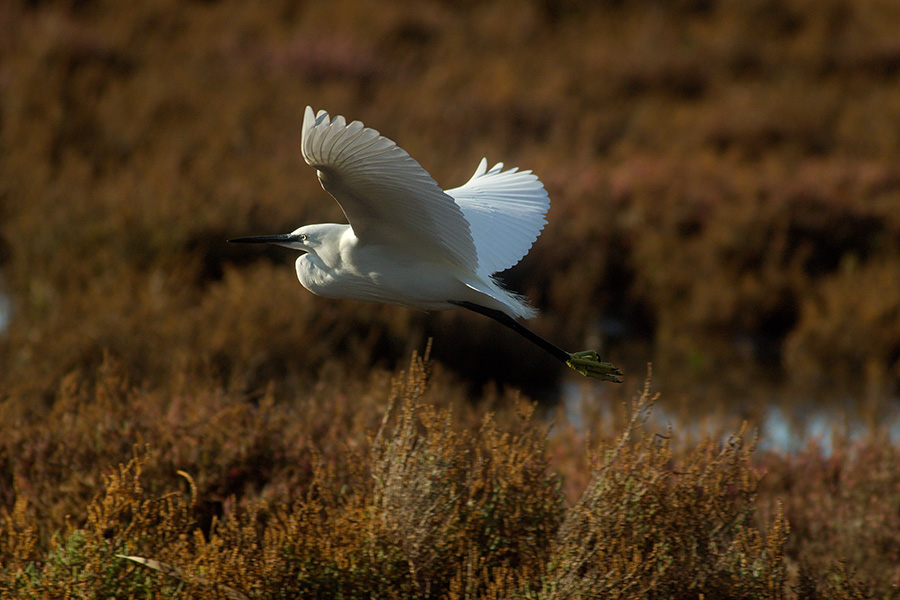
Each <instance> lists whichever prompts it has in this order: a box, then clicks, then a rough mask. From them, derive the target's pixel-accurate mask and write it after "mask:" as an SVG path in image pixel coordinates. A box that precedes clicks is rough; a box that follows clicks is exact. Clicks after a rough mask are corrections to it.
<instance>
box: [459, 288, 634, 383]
mask: <svg viewBox="0 0 900 600" xmlns="http://www.w3.org/2000/svg"><path fill="white" fill-rule="evenodd" d="M449 302H450V304H455V305H456V306H459V307H461V308H465V309H467V310H471V311H472V312H477V313H478V314H480V315H484V316H486V317H490V318H491V319H494V320H495V321H497V322H498V323H502V324H503V325H505V326H506V327H509V328H510V329H512V330H513V331H515V332H516V333H518V334H519V335H521V336H522V337H524V338H525V339H527V340H528V341H530V342H532V343H533V344H535V345H537V346H539V347H541V348H543V349H544V350H545V351H546V352H548V353H550V354H551V355H552V356H553V357H554V358H556V359H557V360H559V361H562V362H564V363H566V365H568V366H569V368H571V369H574V370H575V371H578V372H579V373H581V374H582V375H584V376H586V377H595V378H597V379H602V380H604V381H615V382H621V381H622V379H621V378H620V375H622V372H621V371H619V369H618V368H617V367H616V366H615V365H613V364H611V363H607V362H601V361H600V356H599V355H598V354H597V353H596V352H594V351H593V350H586V351H584V352H575V353H569V352H566V351H565V350H563V349H562V348H560V347H559V346H557V345H556V344H553V343H552V342H550V341H548V340H546V339H544V338H542V337H541V336H539V335H538V334H536V333H535V332H533V331H531V330H530V329H528V328H527V327H525V326H524V325H522V324H521V323H519V322H518V321H516V320H515V319H513V318H512V317H510V316H509V315H508V314H506V313H505V312H503V311H500V310H497V309H494V308H488V307H486V306H481V305H480V304H475V303H474V302H468V301H465V300H450V301H449Z"/></svg>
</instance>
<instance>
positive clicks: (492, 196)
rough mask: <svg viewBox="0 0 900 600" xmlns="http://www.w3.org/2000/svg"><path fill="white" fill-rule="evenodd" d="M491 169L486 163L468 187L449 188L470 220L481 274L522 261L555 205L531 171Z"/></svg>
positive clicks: (488, 273) (506, 267)
mask: <svg viewBox="0 0 900 600" xmlns="http://www.w3.org/2000/svg"><path fill="white" fill-rule="evenodd" d="M502 169H503V163H497V164H496V165H494V166H493V167H492V168H491V169H490V170H488V169H487V161H486V160H485V159H481V163H480V164H479V165H478V168H477V169H476V170H475V174H474V175H473V176H472V178H471V179H470V180H469V181H468V182H467V183H466V184H465V185H463V186H461V187H458V188H455V189H452V190H447V194H449V195H450V196H452V197H453V199H454V200H456V203H457V204H458V205H459V207H460V208H461V209H462V212H463V215H465V218H466V220H467V221H468V222H469V229H470V231H471V232H472V239H473V240H474V242H475V248H476V252H477V253H478V273H479V275H482V276H485V277H487V276H490V275H492V274H493V273H497V272H499V271H503V270H505V269H508V268H510V267H512V266H513V265H515V264H517V263H518V262H519V261H520V260H522V258H523V257H524V256H525V255H526V254H528V251H529V250H530V249H531V245H532V244H534V241H535V240H536V239H537V238H538V236H539V235H540V234H541V230H542V229H543V228H544V225H546V224H547V220H546V219H545V218H544V215H545V214H546V212H547V209H548V208H550V198H549V197H548V196H547V191H546V190H545V189H544V186H543V184H542V183H541V182H540V180H539V179H538V178H537V176H536V175H534V174H532V172H531V171H518V170H516V169H509V170H507V171H503V170H502Z"/></svg>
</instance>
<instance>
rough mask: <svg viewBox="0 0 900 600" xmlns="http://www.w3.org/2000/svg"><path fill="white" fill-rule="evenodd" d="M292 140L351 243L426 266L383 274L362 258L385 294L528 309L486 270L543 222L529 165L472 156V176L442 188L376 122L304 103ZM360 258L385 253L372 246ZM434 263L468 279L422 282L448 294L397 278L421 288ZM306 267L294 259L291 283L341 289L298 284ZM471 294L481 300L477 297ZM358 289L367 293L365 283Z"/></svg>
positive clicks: (519, 252) (543, 200) (427, 303)
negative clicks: (297, 136) (297, 135)
mask: <svg viewBox="0 0 900 600" xmlns="http://www.w3.org/2000/svg"><path fill="white" fill-rule="evenodd" d="M301 149H302V153H303V158H304V159H305V160H306V162H307V164H309V165H310V166H312V167H314V168H315V169H316V171H317V172H318V176H319V181H320V182H321V184H322V187H323V188H324V189H325V190H326V191H327V192H328V193H329V194H331V195H332V196H333V197H334V199H335V200H337V201H338V203H339V204H340V205H341V208H342V209H343V211H344V214H345V215H346V217H347V220H348V221H350V228H351V229H352V232H353V234H354V235H355V236H356V239H357V240H358V241H359V242H358V245H359V246H369V247H378V248H382V249H387V248H390V249H391V250H397V251H402V252H404V254H405V256H404V258H403V259H402V260H400V261H398V262H401V263H407V262H409V259H410V258H411V257H414V258H415V259H417V261H418V265H419V266H422V267H424V268H426V269H427V270H429V271H430V272H429V273H416V272H415V271H416V269H414V268H411V267H413V265H407V264H403V265H402V267H403V268H401V269H398V270H397V271H395V272H393V274H392V273H389V272H387V271H386V270H385V269H384V268H383V266H378V265H374V264H371V262H369V263H366V264H364V265H359V266H363V267H365V270H367V271H368V272H370V273H373V274H377V276H378V278H379V279H381V281H382V282H383V285H386V286H387V287H388V288H390V289H391V290H392V291H393V292H394V293H396V294H397V296H398V297H397V298H396V302H395V303H397V304H401V305H404V306H412V307H417V308H423V309H426V310H428V309H438V308H450V307H451V305H450V304H448V302H449V301H453V300H459V301H466V300H468V301H481V302H482V303H483V304H484V303H487V304H489V305H491V306H492V307H497V308H500V309H501V310H503V311H504V312H506V313H507V314H510V315H511V316H516V317H525V318H528V317H531V316H533V315H534V309H532V308H531V307H529V306H528V305H527V303H526V302H525V301H524V300H523V299H522V298H521V297H520V296H518V295H516V294H513V293H511V292H509V291H508V290H505V289H503V288H502V286H500V285H499V284H498V283H497V282H496V281H495V280H494V279H493V277H492V275H493V274H494V273H497V272H499V271H502V270H504V269H508V268H509V267H512V266H513V265H515V264H516V263H518V262H519V261H520V260H521V259H522V257H524V256H525V255H526V254H527V253H528V250H529V249H530V248H531V245H532V244H533V243H534V241H535V240H536V239H537V237H538V235H540V232H541V229H542V228H543V227H544V225H545V224H546V220H545V219H544V213H546V212H547V209H548V208H549V207H550V199H549V198H548V196H547V192H546V190H544V186H543V185H541V182H540V181H539V180H538V178H537V177H536V176H534V175H533V174H531V172H530V171H521V172H519V171H516V169H511V170H508V171H501V169H502V167H503V165H502V163H500V164H498V165H496V166H495V167H494V168H492V169H491V170H490V171H488V170H487V161H486V160H484V159H482V161H481V164H480V165H479V166H478V168H477V169H476V171H475V174H474V175H473V176H472V179H470V180H469V181H468V182H467V183H466V184H465V185H463V186H461V187H458V188H455V189H453V190H449V191H447V192H445V191H443V190H442V189H441V188H440V187H438V185H437V183H435V181H434V179H432V178H431V175H429V174H428V172H427V171H426V170H425V169H423V168H422V166H421V165H420V164H419V163H418V162H416V161H415V160H414V159H413V158H412V157H411V156H410V155H409V154H407V152H406V151H405V150H403V149H402V148H400V147H399V146H397V144H395V143H394V142H392V141H391V140H389V139H388V138H386V137H384V136H382V135H380V134H379V133H378V132H377V131H376V130H374V129H371V128H368V127H365V126H363V124H362V123H360V122H359V121H353V122H352V123H349V124H348V123H347V122H346V121H345V119H344V118H343V117H340V116H338V117H335V118H334V119H331V118H329V116H328V113H326V112H325V111H319V112H318V114H314V113H313V110H312V108H309V107H307V109H306V113H305V115H304V118H303V135H302V142H301ZM302 229H303V228H301V229H298V230H297V232H295V233H302V231H301V230H302ZM354 250H355V249H354ZM359 254H360V258H362V252H360V253H359ZM301 258H302V259H304V260H308V257H301ZM370 258H372V259H376V258H377V259H384V260H387V259H390V258H392V257H391V256H390V252H382V253H381V254H378V255H377V256H374V255H373V256H371V257H370ZM394 258H396V257H394ZM355 262H356V261H355ZM436 265H442V266H443V267H442V271H443V274H444V275H445V276H446V277H447V278H452V279H453V280H455V282H457V283H459V284H462V285H464V286H465V287H466V288H468V289H466V290H460V291H459V292H456V290H454V289H453V287H454V286H453V285H452V282H450V281H448V282H445V285H437V286H435V287H436V289H435V288H432V291H434V292H435V293H440V294H447V293H454V292H456V293H457V296H458V297H435V294H430V293H427V292H428V291H429V290H425V289H419V290H411V289H408V288H409V285H407V284H413V285H416V286H417V287H419V288H422V287H423V286H422V285H421V284H422V283H423V282H425V281H428V282H431V283H432V284H434V283H437V282H435V281H433V280H434V273H433V271H434V270H435V269H436V268H438V267H436ZM385 266H386V265H385ZM301 273H307V275H306V276H304V275H302V274H301ZM309 275H311V273H310V271H309V268H308V266H305V267H304V268H303V269H300V268H299V267H298V277H299V278H300V281H301V283H303V284H304V286H305V287H307V288H308V289H310V290H311V291H313V292H315V293H318V294H322V295H332V296H334V295H335V293H340V292H344V294H343V295H341V296H337V297H350V296H348V295H347V291H348V290H343V289H340V286H339V287H338V288H335V289H332V290H330V291H331V293H330V294H329V290H328V289H326V288H325V287H323V286H321V285H312V286H310V285H306V283H307V282H308V281H310V279H309ZM401 278H407V279H408V278H413V279H414V281H404V280H402V279H401ZM360 288H361V282H360V285H356V286H354V287H353V289H354V290H358V291H359V292H360V293H362V292H361V289H360ZM472 292H475V294H474V295H473V294H472ZM479 294H480V295H483V296H487V297H489V298H490V300H489V301H485V299H484V298H478V297H477V296H478V295H479ZM364 299H369V300H371V299H373V298H372V297H371V293H366V294H365V297H364ZM380 301H382V302H385V301H386V302H390V299H385V298H382V299H380ZM498 304H499V306H497V305H498Z"/></svg>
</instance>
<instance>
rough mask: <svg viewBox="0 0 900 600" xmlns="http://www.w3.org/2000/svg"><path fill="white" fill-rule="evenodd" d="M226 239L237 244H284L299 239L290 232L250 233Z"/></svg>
mask: <svg viewBox="0 0 900 600" xmlns="http://www.w3.org/2000/svg"><path fill="white" fill-rule="evenodd" d="M228 241H229V242H234V243H237V244H284V243H288V242H298V241H300V240H298V239H297V236H296V235H294V234H292V233H282V234H279V235H251V236H248V237H239V238H232V239H230V240H228Z"/></svg>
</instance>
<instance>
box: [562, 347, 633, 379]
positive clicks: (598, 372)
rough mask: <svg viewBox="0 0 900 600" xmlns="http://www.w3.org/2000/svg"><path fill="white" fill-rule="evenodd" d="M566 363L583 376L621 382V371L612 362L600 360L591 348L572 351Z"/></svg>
mask: <svg viewBox="0 0 900 600" xmlns="http://www.w3.org/2000/svg"><path fill="white" fill-rule="evenodd" d="M566 364H567V365H569V368H571V369H574V370H575V371H578V372H579V373H581V374H582V375H584V376H585V377H593V378H595V379H600V380H601V381H614V382H616V383H622V377H621V375H622V371H620V370H619V368H618V367H617V366H616V365H614V364H612V363H608V362H600V355H599V354H597V353H596V352H594V351H593V350H585V351H583V352H572V353H571V354H569V360H567V361H566Z"/></svg>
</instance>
